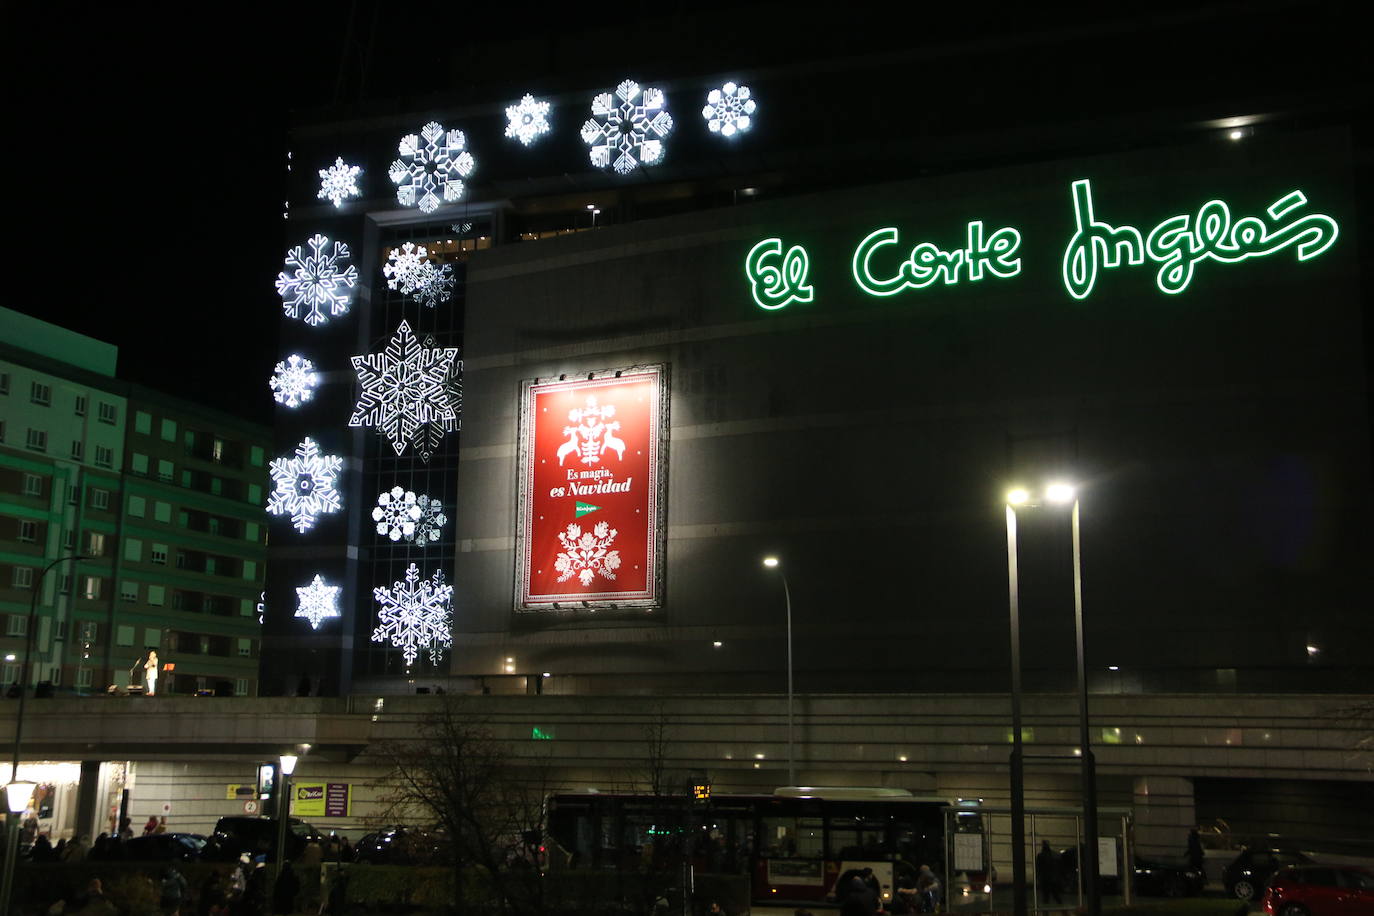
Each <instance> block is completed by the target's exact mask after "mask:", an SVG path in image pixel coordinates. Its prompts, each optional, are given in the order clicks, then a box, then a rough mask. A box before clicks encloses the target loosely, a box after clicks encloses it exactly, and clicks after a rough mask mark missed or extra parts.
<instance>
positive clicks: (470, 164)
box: [388, 121, 477, 213]
mask: <svg viewBox="0 0 1374 916" xmlns="http://www.w3.org/2000/svg"><path fill="white" fill-rule="evenodd" d="M399 150H400V153H401V158H400V159H397V160H396V161H395V162H393V163H391V169H390V171H389V173H388V174H390V175H391V180H392V181H393V182H395V183H396V185H397V188H396V200H397V202H398V203H400V204H401V206H403V207H419V208H420V212H421V213H432V212H434V211H435V210H437V209H438V208H439V204H440V203H450V202H452V201H455V200H461V199H462V198H463V191H464V185H463V179H464V178H467V177H468V176H469V175H471V174H472V170H473V169H474V168H475V167H476V165H477V161H476V160H475V159H473V158H472V153H470V152H468V151H467V137H466V136H464V134H463V132H462V131H461V130H444V128H443V126H441V125H440V124H439V122H438V121H430V122H429V123H428V124H426V125H425V126H424V127H423V128H421V130H420V134H419V136H416V135H415V134H406V135H405V136H404V137H402V138H401V142H400V145H399ZM441 196H442V197H443V200H442V201H441V200H440V197H441Z"/></svg>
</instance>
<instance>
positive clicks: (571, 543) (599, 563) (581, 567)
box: [553, 522, 620, 586]
mask: <svg viewBox="0 0 1374 916" xmlns="http://www.w3.org/2000/svg"><path fill="white" fill-rule="evenodd" d="M619 533H620V532H618V531H616V530H615V529H614V528H612V527H611V526H610V525H608V524H606V523H605V522H597V523H596V525H595V527H593V528H592V530H591V531H588V532H586V533H583V531H582V526H581V525H578V524H576V523H573V524H569V525H568V529H567V531H560V532H559V533H558V543H559V544H561V545H563V550H562V551H560V552H559V554H558V556H557V557H555V558H554V563H553V568H554V569H555V570H557V571H558V572H559V573H561V575H560V576H559V577H558V581H559V582H566V581H568V580H569V579H571V578H572V577H573V576H574V575H575V576H577V581H579V582H581V583H582V584H583V585H584V586H585V585H591V584H592V580H593V579H595V578H596V575H597V574H598V573H600V574H601V576H603V577H604V578H607V579H614V578H615V571H616V570H617V569H619V568H620V551H618V550H610V549H609V548H610V546H611V544H612V543H613V542H614V541H615V536H616V535H617V534H619Z"/></svg>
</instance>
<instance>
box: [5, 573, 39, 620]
mask: <svg viewBox="0 0 1374 916" xmlns="http://www.w3.org/2000/svg"><path fill="white" fill-rule="evenodd" d="M29 572H33V570H29ZM5 635H6V636H27V635H29V618H27V617H21V616H20V615H18V614H11V615H10V619H9V623H7V624H5Z"/></svg>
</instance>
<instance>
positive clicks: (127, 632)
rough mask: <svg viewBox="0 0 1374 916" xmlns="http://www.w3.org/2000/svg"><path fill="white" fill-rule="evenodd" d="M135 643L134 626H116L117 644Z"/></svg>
mask: <svg viewBox="0 0 1374 916" xmlns="http://www.w3.org/2000/svg"><path fill="white" fill-rule="evenodd" d="M133 644H134V628H133V627H126V626H124V625H123V624H120V625H119V626H117V627H115V645H116V646H132V645H133Z"/></svg>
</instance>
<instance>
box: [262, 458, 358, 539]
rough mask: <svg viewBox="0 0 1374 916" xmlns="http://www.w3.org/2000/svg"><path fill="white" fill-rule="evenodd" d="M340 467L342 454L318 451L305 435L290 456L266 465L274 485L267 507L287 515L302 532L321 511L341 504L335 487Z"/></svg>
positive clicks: (277, 513)
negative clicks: (292, 456) (327, 453)
mask: <svg viewBox="0 0 1374 916" xmlns="http://www.w3.org/2000/svg"><path fill="white" fill-rule="evenodd" d="M342 468H343V459H342V458H340V457H339V456H338V455H322V454H320V446H319V444H318V443H317V442H316V441H315V440H314V439H311V438H310V437H309V436H306V437H305V439H304V440H303V441H302V442H301V444H300V445H298V446H296V456H295V457H294V458H273V459H272V461H271V464H270V465H269V466H268V471H269V472H270V473H271V475H272V482H273V483H274V484H275V485H276V489H275V490H273V491H272V496H271V497H270V498H269V499H268V500H267V511H268V512H270V513H271V514H272V515H289V516H291V524H292V525H294V526H295V527H296V530H298V531H300V532H301V533H302V534H304V533H305V532H307V531H309V530H310V529H311V528H313V527H314V525H315V520H316V519H318V518H319V517H320V516H321V515H323V514H325V513H327V512H338V511H339V509H340V508H342V504H341V502H340V499H339V491H338V489H336V487H337V484H338V478H339V471H340V470H341V469H342Z"/></svg>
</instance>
